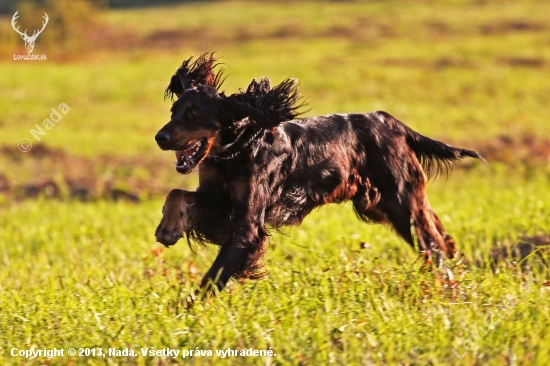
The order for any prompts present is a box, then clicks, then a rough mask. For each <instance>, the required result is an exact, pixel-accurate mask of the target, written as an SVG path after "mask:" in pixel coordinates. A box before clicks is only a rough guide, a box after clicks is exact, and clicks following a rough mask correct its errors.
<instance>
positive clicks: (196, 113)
mask: <svg viewBox="0 0 550 366" xmlns="http://www.w3.org/2000/svg"><path fill="white" fill-rule="evenodd" d="M200 114H201V112H199V110H198V109H195V108H191V109H190V110H189V115H191V117H198V116H200Z"/></svg>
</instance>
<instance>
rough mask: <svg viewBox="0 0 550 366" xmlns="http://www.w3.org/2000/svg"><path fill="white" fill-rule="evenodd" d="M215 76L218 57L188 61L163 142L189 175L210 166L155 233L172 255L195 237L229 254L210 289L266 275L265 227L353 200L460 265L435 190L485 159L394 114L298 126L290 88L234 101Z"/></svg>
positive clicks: (172, 90) (174, 86)
mask: <svg viewBox="0 0 550 366" xmlns="http://www.w3.org/2000/svg"><path fill="white" fill-rule="evenodd" d="M215 66H216V60H215V58H214V56H213V53H207V54H204V55H202V56H201V57H199V58H198V59H197V60H196V61H195V62H192V59H189V60H187V61H185V62H184V63H183V65H182V66H181V67H180V68H179V69H178V70H177V72H176V74H175V75H174V76H173V77H172V80H171V82H170V85H169V86H168V88H167V90H166V96H173V95H174V94H175V95H176V96H177V100H176V101H175V102H174V104H173V106H172V110H171V112H172V117H171V120H170V122H169V123H168V124H166V125H165V126H164V127H163V128H162V129H161V130H160V131H159V132H158V133H157V135H156V136H155V139H156V141H157V143H158V145H159V146H160V148H161V149H163V150H174V151H175V152H176V159H177V161H176V170H177V171H178V172H180V173H184V174H186V173H189V172H191V170H192V169H193V168H195V167H196V166H198V167H199V187H198V188H197V190H196V191H195V192H189V191H184V190H181V189H174V190H172V191H171V192H170V193H169V194H168V197H167V198H166V203H165V206H164V210H163V217H162V220H161V222H160V224H159V226H158V228H157V230H156V234H155V235H156V238H157V241H159V242H160V243H162V244H164V245H166V246H169V245H173V244H175V243H176V242H177V241H178V240H179V239H180V238H182V236H183V234H184V233H186V234H187V238H188V240H197V241H200V242H210V243H214V244H216V245H219V246H220V252H219V254H218V256H217V258H216V260H215V261H214V264H213V265H212V267H211V268H210V270H209V271H208V272H207V273H206V275H205V276H204V278H203V280H202V282H201V287H202V288H205V287H208V286H210V284H215V286H216V287H217V288H218V289H221V288H223V287H224V286H225V284H226V283H227V282H228V280H229V279H230V278H258V277H260V276H261V275H262V261H261V259H262V256H263V255H264V253H265V251H266V241H267V238H268V236H269V234H268V230H267V228H266V225H269V226H270V227H272V228H278V227H281V226H283V225H299V224H300V223H301V222H302V220H303V219H304V217H305V216H306V215H307V214H309V213H310V212H311V211H312V210H313V209H314V208H315V207H318V206H320V205H324V204H327V203H333V202H337V203H338V202H345V201H348V200H351V201H352V202H353V207H354V210H355V212H356V214H357V216H358V217H359V218H360V219H362V220H364V221H368V222H377V223H386V224H391V225H392V226H393V228H394V229H395V230H396V231H397V233H398V234H399V235H400V236H401V237H402V238H403V239H405V241H407V242H408V243H409V244H410V245H411V246H413V247H414V240H413V234H412V230H411V217H412V222H413V223H414V228H415V231H416V235H417V238H418V243H419V247H420V248H419V249H420V251H421V252H423V253H425V255H426V259H427V260H428V261H430V260H431V257H432V254H439V253H440V252H443V253H445V254H446V255H447V256H448V257H449V258H453V257H454V256H455V254H456V244H455V242H454V240H453V239H452V237H451V236H449V235H447V234H445V232H444V229H443V225H442V224H441V221H440V220H439V218H438V217H437V215H436V214H435V213H434V211H433V210H432V208H431V207H430V205H429V204H428V199H427V197H426V193H425V185H426V182H427V179H428V178H430V177H433V176H436V175H437V174H439V173H441V172H444V171H447V170H448V168H450V167H451V165H452V163H453V162H454V161H455V160H459V159H462V158H464V157H473V158H481V156H480V155H479V154H478V153H476V152H474V151H470V150H465V149H459V148H454V147H451V146H449V145H446V144H443V143H441V142H439V141H435V140H432V139H430V138H427V137H425V136H422V135H420V134H419V133H417V132H415V131H413V130H412V129H410V128H409V127H407V126H406V125H404V124H403V123H401V122H399V121H398V120H396V119H395V118H393V117H392V116H390V115H389V114H387V113H385V112H373V113H369V114H332V115H326V116H319V117H309V118H302V119H296V117H297V112H296V110H297V107H298V102H299V98H298V94H297V89H296V84H295V83H294V82H293V81H292V80H290V79H288V80H285V81H284V82H283V83H282V84H280V85H278V86H276V87H274V88H273V89H271V88H270V85H269V80H268V79H262V80H260V81H259V82H257V81H253V82H252V83H251V84H250V86H249V87H248V89H247V90H246V91H243V92H240V93H236V94H233V95H230V96H226V95H225V94H224V93H220V92H219V91H218V89H219V86H220V84H221V81H222V77H221V74H220V73H216V72H214V67H215ZM438 257H439V258H441V256H438ZM211 289H213V288H211Z"/></svg>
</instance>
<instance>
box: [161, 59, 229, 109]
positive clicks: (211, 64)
mask: <svg viewBox="0 0 550 366" xmlns="http://www.w3.org/2000/svg"><path fill="white" fill-rule="evenodd" d="M193 57H194V56H191V57H189V58H188V59H187V60H185V61H183V63H182V64H181V66H180V67H179V68H178V69H177V70H176V73H175V74H174V75H173V76H172V78H171V79H170V84H168V87H167V88H166V90H165V91H164V99H168V98H170V99H171V100H174V96H176V97H179V96H180V95H181V94H183V92H184V91H185V90H186V89H189V88H192V87H194V86H198V85H209V86H211V87H213V88H214V89H216V90H218V89H219V88H220V87H221V85H222V84H223V82H224V81H225V76H224V74H223V70H218V71H216V70H215V69H216V67H218V66H220V65H222V63H220V62H218V59H217V58H216V57H215V52H205V53H203V54H202V55H200V56H199V57H197V59H196V60H193Z"/></svg>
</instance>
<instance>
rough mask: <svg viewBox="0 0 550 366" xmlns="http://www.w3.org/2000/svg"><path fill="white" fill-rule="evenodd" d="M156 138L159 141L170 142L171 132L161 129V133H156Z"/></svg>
mask: <svg viewBox="0 0 550 366" xmlns="http://www.w3.org/2000/svg"><path fill="white" fill-rule="evenodd" d="M155 140H156V141H157V142H158V143H162V142H168V141H170V134H169V133H168V132H164V131H159V133H157V134H156V135H155Z"/></svg>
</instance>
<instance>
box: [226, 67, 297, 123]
mask: <svg viewBox="0 0 550 366" xmlns="http://www.w3.org/2000/svg"><path fill="white" fill-rule="evenodd" d="M300 102H301V97H300V96H299V94H298V84H297V81H296V80H295V79H286V80H284V81H283V82H282V83H281V84H279V85H277V86H276V87H274V88H271V83H270V81H269V79H268V78H262V79H260V80H256V79H254V80H252V82H251V83H250V85H249V86H248V88H247V89H246V91H244V92H243V91H241V92H240V93H237V94H233V95H231V96H229V97H228V98H227V101H226V106H225V108H226V110H231V111H232V112H231V117H232V118H233V122H234V121H237V120H240V119H243V118H246V117H249V118H250V119H252V120H253V121H254V122H256V123H257V124H258V125H260V126H262V127H264V128H267V129H271V128H273V127H275V126H277V125H278V124H280V123H281V122H285V121H289V120H292V119H295V118H297V117H298V116H299V115H300V113H299V112H298V109H299V108H301V107H302V104H300Z"/></svg>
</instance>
